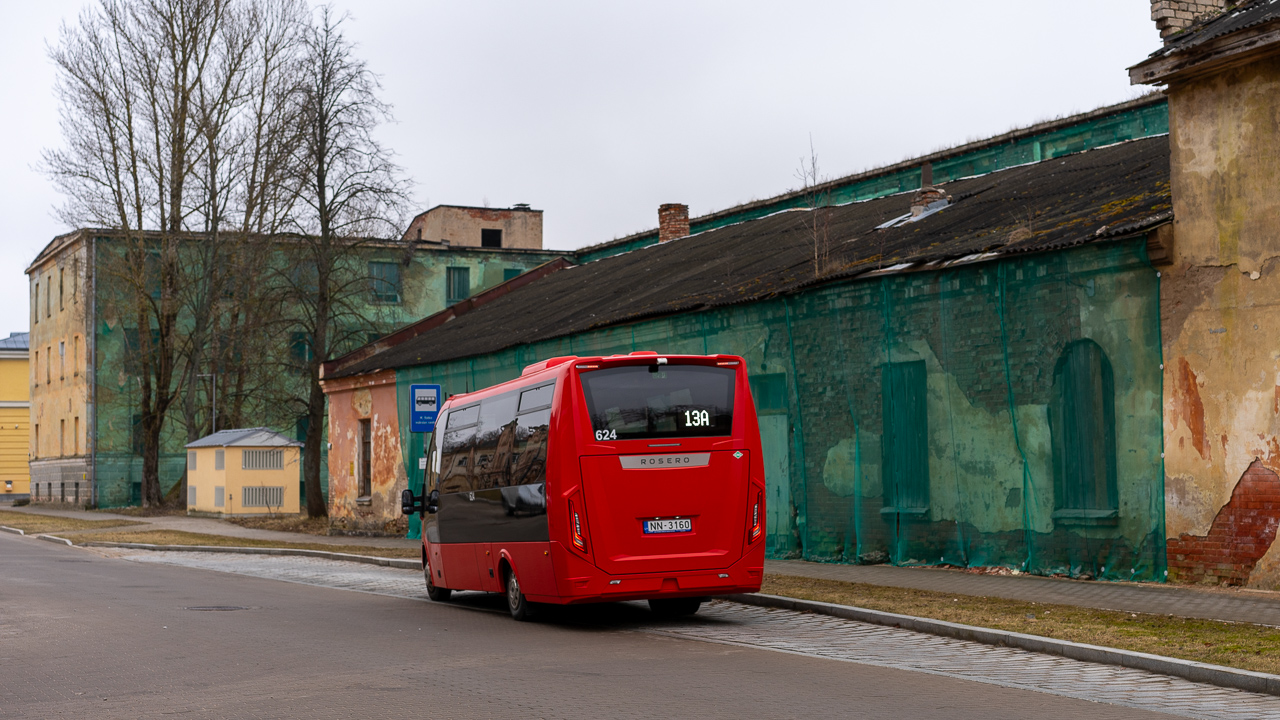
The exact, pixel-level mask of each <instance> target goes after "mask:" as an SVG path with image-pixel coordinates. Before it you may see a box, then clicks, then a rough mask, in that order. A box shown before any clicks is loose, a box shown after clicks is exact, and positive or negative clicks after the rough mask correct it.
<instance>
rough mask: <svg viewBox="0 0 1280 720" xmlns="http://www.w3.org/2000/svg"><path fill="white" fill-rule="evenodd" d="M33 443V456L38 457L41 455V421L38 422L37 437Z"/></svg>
mask: <svg viewBox="0 0 1280 720" xmlns="http://www.w3.org/2000/svg"><path fill="white" fill-rule="evenodd" d="M31 445H32V448H31V457H33V458H38V457H40V423H36V437H35V442H34V443H32V444H31Z"/></svg>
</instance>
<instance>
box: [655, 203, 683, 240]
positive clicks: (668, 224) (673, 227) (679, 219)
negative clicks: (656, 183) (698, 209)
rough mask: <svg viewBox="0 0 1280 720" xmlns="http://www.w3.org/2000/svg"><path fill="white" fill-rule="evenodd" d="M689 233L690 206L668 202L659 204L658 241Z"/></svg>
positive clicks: (680, 236) (673, 238)
mask: <svg viewBox="0 0 1280 720" xmlns="http://www.w3.org/2000/svg"><path fill="white" fill-rule="evenodd" d="M688 234H689V206H688V205H681V204H679V203H667V204H666V205H659V206H658V242H660V243H664V242H666V241H668V240H675V239H676V238H682V237H685V236H686V235H688Z"/></svg>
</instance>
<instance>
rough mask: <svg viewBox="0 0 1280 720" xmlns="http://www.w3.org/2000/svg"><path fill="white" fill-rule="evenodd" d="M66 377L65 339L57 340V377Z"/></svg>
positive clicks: (60, 378) (63, 378)
mask: <svg viewBox="0 0 1280 720" xmlns="http://www.w3.org/2000/svg"><path fill="white" fill-rule="evenodd" d="M66 378H67V342H66V341H65V340H59V341H58V379H59V380H65V379H66Z"/></svg>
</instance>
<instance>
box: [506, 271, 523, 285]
mask: <svg viewBox="0 0 1280 720" xmlns="http://www.w3.org/2000/svg"><path fill="white" fill-rule="evenodd" d="M523 274H524V270H523V269H521V268H504V269H503V270H502V282H506V281H508V280H514V279H516V278H518V277H520V276H521V275H523Z"/></svg>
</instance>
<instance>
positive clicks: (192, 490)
mask: <svg viewBox="0 0 1280 720" xmlns="http://www.w3.org/2000/svg"><path fill="white" fill-rule="evenodd" d="M301 457H302V443H300V442H297V441H294V440H290V439H289V438H287V437H285V436H284V435H281V434H280V433H278V432H275V431H273V430H269V429H267V428H247V429H243V430H220V431H218V432H216V433H214V434H212V435H209V436H207V437H203V438H200V439H199V440H196V441H195V442H193V443H188V444H187V514H188V515H203V516H214V517H244V516H246V515H285V514H293V515H296V514H297V513H299V512H300V511H301V508H300V507H299V501H298V468H299V466H300V465H299V463H300V462H301Z"/></svg>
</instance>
